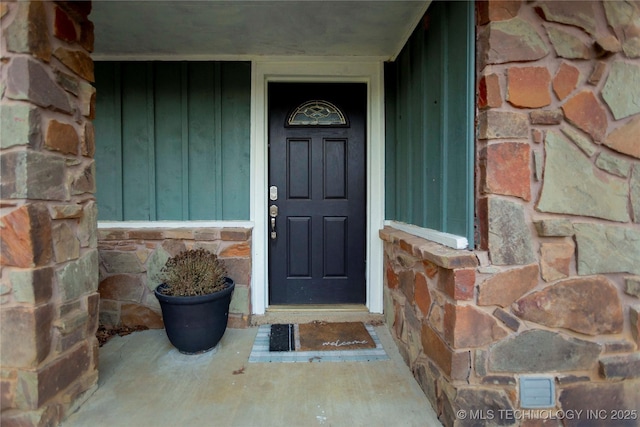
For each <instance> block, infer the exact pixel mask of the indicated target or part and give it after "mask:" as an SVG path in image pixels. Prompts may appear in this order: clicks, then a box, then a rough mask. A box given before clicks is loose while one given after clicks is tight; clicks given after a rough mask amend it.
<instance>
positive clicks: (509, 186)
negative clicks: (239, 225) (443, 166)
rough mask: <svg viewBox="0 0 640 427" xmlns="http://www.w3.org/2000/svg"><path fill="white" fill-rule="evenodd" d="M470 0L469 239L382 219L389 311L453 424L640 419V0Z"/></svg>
mask: <svg viewBox="0 0 640 427" xmlns="http://www.w3.org/2000/svg"><path fill="white" fill-rule="evenodd" d="M476 6H477V8H476V10H477V27H476V30H477V44H476V53H477V64H476V65H477V68H476V70H477V129H476V135H477V140H476V167H477V169H476V177H477V181H476V220H477V222H476V223H477V226H478V228H477V231H478V233H477V247H476V248H475V251H473V252H471V251H454V250H452V249H448V248H444V247H441V246H439V245H437V244H435V243H432V242H427V241H426V240H424V239H420V238H417V237H414V236H410V235H407V234H406V233H402V232H400V231H398V230H393V229H391V228H385V229H384V230H382V231H381V233H380V236H381V238H382V239H383V240H384V241H385V267H386V288H385V312H386V315H387V321H388V323H389V325H390V326H392V328H391V329H392V332H393V333H394V335H395V337H396V340H397V343H398V345H399V348H400V351H401V353H402V354H403V355H404V357H405V360H406V361H407V363H408V365H409V366H410V367H411V369H412V370H413V372H414V374H415V377H416V379H417V380H418V382H419V383H420V385H421V386H422V388H423V390H424V391H425V394H426V395H427V397H428V398H429V399H430V401H431V402H432V404H433V406H434V408H436V410H437V411H438V414H439V416H440V419H441V420H442V421H443V423H444V424H445V425H447V426H461V425H523V426H537V425H552V426H559V425H563V426H570V425H638V422H639V421H638V419H639V418H640V414H639V413H638V408H640V351H639V346H640V338H639V336H640V321H639V319H640V316H639V313H640V4H639V3H638V2H637V1H602V2H600V1H520V0H504V1H498V0H491V1H479V2H477V3H476ZM530 375H533V376H536V377H541V376H546V377H547V378H551V380H552V383H553V385H554V386H555V391H554V392H553V393H552V394H551V403H550V404H546V405H545V407H544V408H542V409H545V410H546V412H545V411H538V412H535V411H534V410H531V409H530V408H526V406H525V405H524V404H523V401H524V399H523V396H522V395H521V390H520V386H521V384H522V382H523V378H524V377H525V376H530ZM527 409H529V411H528V412H523V410H527ZM517 411H519V412H517ZM590 411H591V412H590ZM633 411H635V412H633ZM564 414H569V415H570V416H572V417H573V418H571V419H567V418H563V415H564ZM554 415H555V417H554ZM619 415H620V416H621V417H622V416H624V417H626V418H625V419H614V417H617V416H619ZM596 417H600V418H596Z"/></svg>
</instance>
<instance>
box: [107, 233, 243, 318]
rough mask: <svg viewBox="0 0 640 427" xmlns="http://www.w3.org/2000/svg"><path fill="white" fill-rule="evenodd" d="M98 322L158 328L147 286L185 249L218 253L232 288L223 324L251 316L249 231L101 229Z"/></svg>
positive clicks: (156, 305) (154, 283)
mask: <svg viewBox="0 0 640 427" xmlns="http://www.w3.org/2000/svg"><path fill="white" fill-rule="evenodd" d="M98 239H99V243H98V249H99V253H100V286H99V288H98V291H99V292H100V323H101V324H104V325H105V326H130V327H135V326H146V327H148V328H151V329H153V328H163V327H164V326H163V323H162V316H161V312H160V305H159V303H158V300H157V299H156V297H155V295H154V294H153V290H154V289H155V287H156V286H157V285H159V284H160V282H159V280H158V278H157V277H158V273H159V272H160V269H161V268H162V267H163V266H164V264H165V262H166V261H167V259H169V257H172V256H174V255H177V254H178V253H180V252H181V251H183V250H185V249H197V248H204V249H207V250H209V251H211V252H213V253H215V254H216V255H218V256H219V257H220V260H221V261H222V262H223V263H224V264H225V266H226V267H227V270H228V272H229V276H230V277H231V278H232V279H233V280H234V281H235V283H236V286H235V290H234V292H233V298H232V300H231V307H230V309H229V310H230V311H229V327H231V328H245V327H247V326H249V323H250V320H251V294H250V283H251V230H250V229H246V228H170V229H167V228H144V229H123V228H110V229H105V228H101V229H100V230H99V232H98Z"/></svg>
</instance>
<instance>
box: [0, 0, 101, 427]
mask: <svg viewBox="0 0 640 427" xmlns="http://www.w3.org/2000/svg"><path fill="white" fill-rule="evenodd" d="M90 11H91V2H75V1H74V2H71V1H69V2H66V1H60V2H55V3H54V2H49V1H47V2H43V1H21V2H15V3H14V2H11V3H6V2H2V3H0V19H1V20H0V26H1V29H2V38H0V51H1V54H2V63H1V67H2V68H1V73H0V96H1V98H0V118H1V123H0V130H1V133H0V168H1V173H2V182H1V185H0V199H1V200H0V233H1V240H0V242H1V244H0V314H1V318H0V325H1V335H0V339H1V342H0V346H1V347H0V365H1V368H0V385H1V393H0V396H1V411H2V412H1V420H0V424H2V425H3V426H12V425H20V426H40V425H57V424H58V423H59V422H60V420H62V419H64V418H65V417H66V415H67V414H69V413H70V412H71V411H73V410H74V409H75V407H77V405H78V404H79V403H80V402H81V401H83V400H84V399H85V398H86V397H88V395H89V394H90V393H91V392H92V391H94V390H95V388H96V387H97V377H98V372H97V362H98V359H97V354H98V345H97V340H96V338H95V331H96V329H97V313H98V303H99V296H98V293H97V292H96V290H97V286H98V253H97V239H96V236H97V231H96V213H97V212H96V203H95V196H94V193H95V179H94V175H95V173H94V161H93V154H94V131H93V125H92V123H91V120H92V119H93V116H94V104H95V89H94V88H93V86H92V85H91V82H93V61H92V60H91V57H90V52H91V51H92V50H93V24H92V23H91V22H90V21H89V19H88V15H89V13H90Z"/></svg>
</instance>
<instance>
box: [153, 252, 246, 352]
mask: <svg viewBox="0 0 640 427" xmlns="http://www.w3.org/2000/svg"><path fill="white" fill-rule="evenodd" d="M160 274H161V276H160V277H161V280H162V283H161V284H160V285H158V286H157V287H156V289H155V296H156V298H158V301H159V302H160V308H161V309H162V319H163V321H164V326H165V330H166V333H167V337H168V338H169V341H170V342H171V344H173V346H174V347H176V348H177V349H178V350H179V351H180V352H181V353H185V354H197V353H203V352H206V351H209V350H211V349H213V348H214V347H215V346H216V345H217V344H218V342H219V341H220V339H221V338H222V336H223V335H224V332H225V330H226V328H227V321H228V319H229V304H230V303H231V296H232V294H233V290H234V287H235V283H234V281H233V280H232V279H231V278H229V277H228V276H227V270H226V268H225V267H224V265H223V264H222V262H221V261H220V259H219V258H218V257H217V256H216V255H215V254H214V253H211V252H209V251H207V250H205V249H190V250H186V251H182V252H180V253H179V254H178V255H176V256H174V257H171V258H169V259H168V260H167V262H166V264H165V265H164V267H163V268H162V270H161V273H160Z"/></svg>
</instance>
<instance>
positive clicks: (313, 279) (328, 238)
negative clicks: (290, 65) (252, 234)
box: [268, 83, 367, 305]
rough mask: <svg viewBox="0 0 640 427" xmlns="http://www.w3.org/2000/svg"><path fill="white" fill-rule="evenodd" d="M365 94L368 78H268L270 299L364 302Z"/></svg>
mask: <svg viewBox="0 0 640 427" xmlns="http://www.w3.org/2000/svg"><path fill="white" fill-rule="evenodd" d="M366 99H367V98H366V85H365V84H364V83H270V84H269V183H268V185H269V215H270V218H269V221H270V222H269V242H270V245H269V302H270V304H272V305H273V304H363V303H364V302H365V298H366V287H365V241H366V239H365V230H366V210H365V208H366V200H365V198H366V179H365V178H366V169H365V165H366V144H365V141H366V135H365V129H366V122H365V117H366V105H367V104H366ZM276 209H277V212H276V211H275V210H276Z"/></svg>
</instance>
